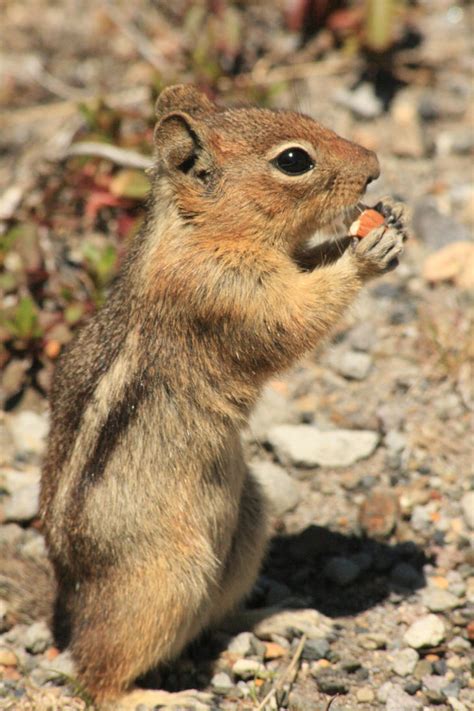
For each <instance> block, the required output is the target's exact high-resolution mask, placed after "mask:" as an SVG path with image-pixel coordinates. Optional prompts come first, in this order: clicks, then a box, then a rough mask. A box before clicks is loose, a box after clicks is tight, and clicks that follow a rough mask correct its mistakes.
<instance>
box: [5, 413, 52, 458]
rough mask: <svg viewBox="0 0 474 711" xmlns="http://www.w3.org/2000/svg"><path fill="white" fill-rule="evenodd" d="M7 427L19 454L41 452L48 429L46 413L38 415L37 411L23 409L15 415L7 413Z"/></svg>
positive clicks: (37, 453) (39, 453)
mask: <svg viewBox="0 0 474 711" xmlns="http://www.w3.org/2000/svg"><path fill="white" fill-rule="evenodd" d="M7 427H8V429H9V431H10V433H11V435H12V437H13V441H14V444H15V447H16V449H17V452H18V453H19V454H21V455H23V456H26V455H30V454H36V455H41V454H42V453H43V451H44V447H45V442H46V436H47V434H48V430H49V423H48V416H47V414H46V413H44V414H42V415H39V414H38V413H37V412H31V411H29V410H25V411H24V412H19V413H18V414H15V415H9V417H8V419H7Z"/></svg>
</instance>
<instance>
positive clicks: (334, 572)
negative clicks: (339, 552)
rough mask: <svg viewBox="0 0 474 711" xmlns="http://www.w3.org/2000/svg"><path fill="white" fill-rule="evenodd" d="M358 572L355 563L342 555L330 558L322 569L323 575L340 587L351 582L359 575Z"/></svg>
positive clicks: (358, 569)
mask: <svg viewBox="0 0 474 711" xmlns="http://www.w3.org/2000/svg"><path fill="white" fill-rule="evenodd" d="M360 572H361V570H360V568H359V566H358V565H357V563H355V562H354V561H353V560H351V559H350V558H344V557H343V556H337V557H334V558H330V559H329V560H328V562H327V563H326V565H325V566H324V569H323V575H324V576H325V577H326V578H327V579H328V580H330V581H331V582H333V583H336V585H340V586H341V587H345V586H346V585H350V584H351V583H353V582H354V580H356V579H357V578H358V577H359V575H360Z"/></svg>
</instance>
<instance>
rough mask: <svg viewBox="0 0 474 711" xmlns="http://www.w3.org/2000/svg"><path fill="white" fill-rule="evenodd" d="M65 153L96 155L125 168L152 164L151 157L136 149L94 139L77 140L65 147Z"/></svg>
mask: <svg viewBox="0 0 474 711" xmlns="http://www.w3.org/2000/svg"><path fill="white" fill-rule="evenodd" d="M65 155H66V156H67V157H69V156H97V157H98V158H105V159H106V160H109V161H110V162H111V163H115V164H116V165H121V166H123V167H125V168H139V169H143V170H146V169H147V168H150V167H151V165H152V162H153V161H152V159H151V158H150V157H149V156H144V155H143V154H142V153H137V151H131V150H129V149H127V148H119V147H118V146H112V145H110V143H97V142H95V141H79V142H78V143H73V144H72V145H71V146H69V148H67V149H66V151H65Z"/></svg>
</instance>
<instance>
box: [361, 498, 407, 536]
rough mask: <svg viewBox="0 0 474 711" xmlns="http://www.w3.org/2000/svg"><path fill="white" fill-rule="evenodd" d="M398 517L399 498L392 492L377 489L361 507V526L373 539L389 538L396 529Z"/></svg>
mask: <svg viewBox="0 0 474 711" xmlns="http://www.w3.org/2000/svg"><path fill="white" fill-rule="evenodd" d="M398 516H399V504H398V498H397V496H396V495H395V494H394V493H393V492H391V491H388V490H383V489H376V490H374V491H371V492H370V494H369V495H368V496H367V497H366V498H365V500H364V501H363V502H362V504H361V506H360V510H359V525H360V527H361V529H362V531H363V532H364V533H365V534H366V535H367V536H370V537H371V538H387V537H388V536H389V535H390V534H391V533H392V531H393V529H394V528H395V526H396V523H397V519H398Z"/></svg>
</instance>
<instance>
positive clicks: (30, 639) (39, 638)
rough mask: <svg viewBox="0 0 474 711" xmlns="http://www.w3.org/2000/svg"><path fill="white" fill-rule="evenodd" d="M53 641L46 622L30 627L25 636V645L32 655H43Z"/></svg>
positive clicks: (36, 623)
mask: <svg viewBox="0 0 474 711" xmlns="http://www.w3.org/2000/svg"><path fill="white" fill-rule="evenodd" d="M52 641H53V640H52V636H51V632H50V630H49V628H48V626H47V624H46V622H44V621H42V622H35V623H33V624H32V625H30V626H29V627H28V628H27V629H26V631H25V634H24V636H23V645H24V647H25V649H26V650H27V651H28V652H31V654H41V653H42V652H44V650H45V649H46V648H47V647H49V646H50V645H51V644H52Z"/></svg>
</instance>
